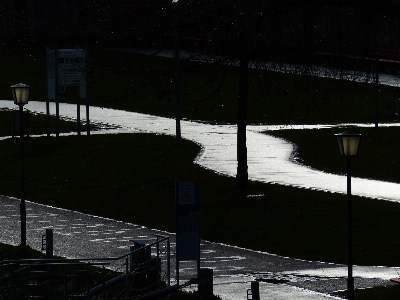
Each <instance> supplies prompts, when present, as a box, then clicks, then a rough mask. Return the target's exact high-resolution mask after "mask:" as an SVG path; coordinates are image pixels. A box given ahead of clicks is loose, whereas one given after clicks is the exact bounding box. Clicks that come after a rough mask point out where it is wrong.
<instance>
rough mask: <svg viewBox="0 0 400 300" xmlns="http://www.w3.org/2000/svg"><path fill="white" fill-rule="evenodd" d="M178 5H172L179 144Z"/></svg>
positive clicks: (177, 141) (177, 138)
mask: <svg viewBox="0 0 400 300" xmlns="http://www.w3.org/2000/svg"><path fill="white" fill-rule="evenodd" d="M177 5H179V4H178V3H175V4H174V65H175V70H174V84H175V120H176V125H175V127H176V128H175V131H176V143H177V144H180V143H181V139H182V133H181V101H180V95H179V27H178V26H179V8H178V6H177Z"/></svg>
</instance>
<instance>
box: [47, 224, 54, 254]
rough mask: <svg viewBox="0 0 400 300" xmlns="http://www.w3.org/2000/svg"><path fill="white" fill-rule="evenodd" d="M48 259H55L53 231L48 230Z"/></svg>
mask: <svg viewBox="0 0 400 300" xmlns="http://www.w3.org/2000/svg"><path fill="white" fill-rule="evenodd" d="M46 258H48V259H51V258H53V229H46Z"/></svg>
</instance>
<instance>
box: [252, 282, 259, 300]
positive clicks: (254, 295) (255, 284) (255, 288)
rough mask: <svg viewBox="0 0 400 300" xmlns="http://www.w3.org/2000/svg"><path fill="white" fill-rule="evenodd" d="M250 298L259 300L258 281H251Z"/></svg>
mask: <svg viewBox="0 0 400 300" xmlns="http://www.w3.org/2000/svg"><path fill="white" fill-rule="evenodd" d="M251 299H252V300H260V283H259V282H258V281H252V282H251Z"/></svg>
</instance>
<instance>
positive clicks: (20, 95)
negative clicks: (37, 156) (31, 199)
mask: <svg viewBox="0 0 400 300" xmlns="http://www.w3.org/2000/svg"><path fill="white" fill-rule="evenodd" d="M11 91H12V94H13V98H14V104H16V105H18V106H19V133H20V146H21V203H20V215H21V250H22V253H25V250H26V208H25V192H24V105H25V104H27V103H28V99H29V92H30V86H29V85H27V84H23V83H19V84H15V85H12V86H11Z"/></svg>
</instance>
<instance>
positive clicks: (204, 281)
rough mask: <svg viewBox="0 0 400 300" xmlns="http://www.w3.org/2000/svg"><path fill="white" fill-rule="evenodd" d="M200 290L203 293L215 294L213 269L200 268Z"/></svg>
mask: <svg viewBox="0 0 400 300" xmlns="http://www.w3.org/2000/svg"><path fill="white" fill-rule="evenodd" d="M198 290H199V293H200V294H202V295H208V296H212V295H213V293H214V292H213V269H207V268H203V269H200V270H199V282H198Z"/></svg>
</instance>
